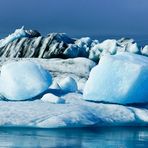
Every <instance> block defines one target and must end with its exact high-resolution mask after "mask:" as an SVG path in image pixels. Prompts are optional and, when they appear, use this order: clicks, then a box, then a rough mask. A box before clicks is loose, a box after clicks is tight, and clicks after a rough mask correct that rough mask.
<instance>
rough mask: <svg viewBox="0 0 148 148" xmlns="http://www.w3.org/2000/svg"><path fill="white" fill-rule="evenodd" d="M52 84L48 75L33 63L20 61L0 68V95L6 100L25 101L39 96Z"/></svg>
mask: <svg viewBox="0 0 148 148" xmlns="http://www.w3.org/2000/svg"><path fill="white" fill-rule="evenodd" d="M51 83H52V77H51V75H50V73H49V72H48V71H47V70H45V69H44V68H42V66H40V65H39V64H35V63H34V62H31V61H27V60H22V61H19V62H10V63H7V64H4V65H3V66H2V68H1V89H0V92H1V94H2V95H3V96H4V97H5V98H6V99H8V100H26V99H30V98H32V97H35V96H37V95H39V94H40V93H42V92H44V91H45V90H47V89H48V87H49V86H50V84H51Z"/></svg>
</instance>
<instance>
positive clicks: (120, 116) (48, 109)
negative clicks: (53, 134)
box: [0, 93, 148, 128]
mask: <svg viewBox="0 0 148 148" xmlns="http://www.w3.org/2000/svg"><path fill="white" fill-rule="evenodd" d="M61 97H62V98H64V99H65V101H66V102H67V103H65V104H53V103H48V102H44V101H42V100H35V101H18V102H10V101H9V102H6V101H0V106H1V107H0V127H34V128H70V127H73V128H74V127H75V128H78V127H97V126H148V106H147V105H145V107H140V106H139V107H135V106H133V107H132V106H123V105H117V104H103V103H93V102H87V101H84V100H82V95H81V94H77V93H68V94H66V95H64V96H61Z"/></svg>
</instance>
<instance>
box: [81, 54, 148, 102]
mask: <svg viewBox="0 0 148 148" xmlns="http://www.w3.org/2000/svg"><path fill="white" fill-rule="evenodd" d="M147 90H148V57H145V56H141V55H136V54H131V53H127V52H124V53H120V54H117V55H114V56H111V55H108V56H103V57H102V58H101V60H100V62H99V64H98V65H97V66H96V67H95V68H93V69H92V71H91V73H90V76H89V79H88V81H87V83H86V85H85V88H84V94H83V95H84V99H85V100H92V101H105V102H111V103H120V104H127V103H144V102H148V91H147Z"/></svg>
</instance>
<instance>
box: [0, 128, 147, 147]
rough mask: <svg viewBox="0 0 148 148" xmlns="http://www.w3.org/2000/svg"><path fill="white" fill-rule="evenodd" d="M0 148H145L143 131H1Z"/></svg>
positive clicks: (137, 129) (9, 129)
mask: <svg viewBox="0 0 148 148" xmlns="http://www.w3.org/2000/svg"><path fill="white" fill-rule="evenodd" d="M0 147H2V148H46V147H47V148H50V147H52V148H56V147H62V148H65V147H69V148H79V147H82V148H83V147H84V148H110V147H111V148H146V147H148V128H146V127H135V128H131V127H126V128H121V127H115V128H111V127H110V128H109V127H101V128H94V129H90V128H87V129H52V130H49V129H48V130H47V129H23V128H1V129H0Z"/></svg>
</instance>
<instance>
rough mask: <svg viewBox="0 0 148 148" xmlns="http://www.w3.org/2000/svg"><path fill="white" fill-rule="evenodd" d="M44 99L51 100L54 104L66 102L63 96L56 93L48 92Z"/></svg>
mask: <svg viewBox="0 0 148 148" xmlns="http://www.w3.org/2000/svg"><path fill="white" fill-rule="evenodd" d="M41 100H42V101H44V102H49V103H53V104H64V103H65V100H64V99H63V98H61V97H58V96H56V95H54V94H51V93H47V94H45V95H44V96H43V97H42V98H41Z"/></svg>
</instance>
